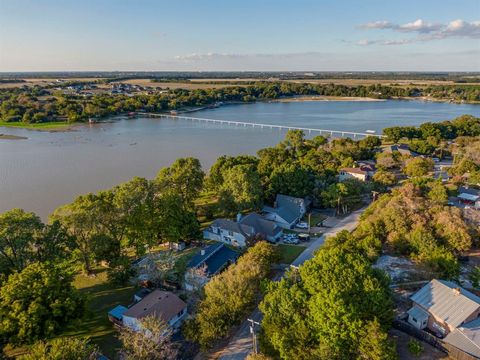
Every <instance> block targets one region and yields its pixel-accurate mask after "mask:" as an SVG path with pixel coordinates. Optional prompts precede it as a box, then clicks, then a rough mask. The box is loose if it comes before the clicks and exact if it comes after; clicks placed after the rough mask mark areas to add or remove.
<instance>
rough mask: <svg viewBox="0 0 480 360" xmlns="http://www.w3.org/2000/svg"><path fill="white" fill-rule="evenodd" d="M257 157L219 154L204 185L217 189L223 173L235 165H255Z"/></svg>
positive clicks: (220, 184) (221, 182)
mask: <svg viewBox="0 0 480 360" xmlns="http://www.w3.org/2000/svg"><path fill="white" fill-rule="evenodd" d="M257 164H258V159H257V158H256V157H255V156H251V155H239V156H226V155H224V156H220V157H219V158H218V159H217V161H216V162H215V163H214V164H213V165H212V167H211V168H210V171H209V175H208V178H207V181H206V185H207V187H208V189H210V190H218V189H220V187H221V186H222V184H223V181H224V179H223V174H224V173H225V172H226V171H227V170H229V169H231V168H232V167H234V166H236V165H253V166H255V167H256V166H257Z"/></svg>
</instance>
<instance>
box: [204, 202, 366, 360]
mask: <svg viewBox="0 0 480 360" xmlns="http://www.w3.org/2000/svg"><path fill="white" fill-rule="evenodd" d="M364 210H365V208H362V209H360V210H357V211H355V212H353V213H351V214H350V215H348V216H346V217H345V218H343V219H340V220H338V222H337V224H336V225H334V226H333V227H332V228H331V229H330V230H328V231H327V232H325V233H324V234H323V235H322V236H320V237H319V238H317V239H316V240H314V241H313V242H312V243H311V244H310V245H309V246H308V247H307V248H306V249H305V250H304V251H303V252H302V253H301V254H300V255H299V256H298V257H297V258H296V259H295V261H294V262H293V263H292V265H293V266H300V265H302V264H303V263H304V262H305V261H307V260H308V259H311V258H312V257H313V254H314V252H315V251H316V250H317V249H318V248H319V247H320V246H322V244H323V243H324V241H325V239H326V238H327V237H328V236H334V235H335V234H336V233H338V232H340V231H342V230H348V231H352V230H354V229H355V227H356V226H357V224H358V220H359V218H360V215H361V214H362V212H363V211H364ZM279 278H280V276H278V277H277V278H276V279H274V280H279ZM249 319H253V320H255V321H260V320H261V319H262V313H261V312H260V311H259V310H258V309H255V311H254V312H253V313H252V314H251V315H250V316H249ZM252 344H253V340H252V334H251V333H250V323H249V322H248V321H247V320H245V321H244V322H243V323H242V325H241V327H240V329H238V331H237V333H236V334H235V335H234V336H233V337H232V339H231V340H230V342H229V343H228V345H227V346H226V347H225V348H224V349H223V350H221V351H219V352H217V353H216V354H215V355H214V356H213V358H214V359H219V360H243V359H245V358H246V357H247V355H248V354H249V353H250V352H251V351H252V346H253V345H252Z"/></svg>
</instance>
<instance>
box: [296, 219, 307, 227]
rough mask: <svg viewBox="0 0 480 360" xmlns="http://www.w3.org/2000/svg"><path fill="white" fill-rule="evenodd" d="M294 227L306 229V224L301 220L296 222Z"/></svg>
mask: <svg viewBox="0 0 480 360" xmlns="http://www.w3.org/2000/svg"><path fill="white" fill-rule="evenodd" d="M296 227H297V228H299V229H308V224H307V223H306V222H304V221H301V222H299V223H298V224H297V226H296Z"/></svg>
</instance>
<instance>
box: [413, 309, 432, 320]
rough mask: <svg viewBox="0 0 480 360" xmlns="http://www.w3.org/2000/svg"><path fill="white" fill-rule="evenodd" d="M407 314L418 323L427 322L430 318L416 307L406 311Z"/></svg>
mask: <svg viewBox="0 0 480 360" xmlns="http://www.w3.org/2000/svg"><path fill="white" fill-rule="evenodd" d="M407 313H408V315H410V316H411V317H414V318H415V319H417V320H418V321H423V320H427V319H428V317H429V316H430V315H429V314H428V313H427V312H426V311H424V310H422V309H420V308H419V307H418V306H414V307H412V308H411V309H410V310H408V311H407Z"/></svg>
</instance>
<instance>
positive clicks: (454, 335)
mask: <svg viewBox="0 0 480 360" xmlns="http://www.w3.org/2000/svg"><path fill="white" fill-rule="evenodd" d="M410 299H411V300H412V302H413V307H412V308H411V309H410V310H408V322H409V323H410V324H412V325H413V326H415V327H416V328H418V329H421V330H423V329H429V330H430V331H432V332H433V333H435V334H437V335H438V336H439V337H442V338H443V341H444V342H447V343H449V344H451V345H453V346H455V347H457V348H459V349H461V350H463V351H465V352H467V353H469V354H472V355H474V356H480V319H479V316H480V297H478V296H477V295H475V294H473V293H471V292H470V291H468V290H465V289H464V288H462V287H460V286H459V285H457V284H455V283H453V282H451V281H446V280H436V279H434V280H432V281H430V282H429V283H428V284H426V285H425V286H424V287H422V288H421V289H420V290H419V291H417V292H416V293H415V294H413V295H412V297H411V298H410Z"/></svg>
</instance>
